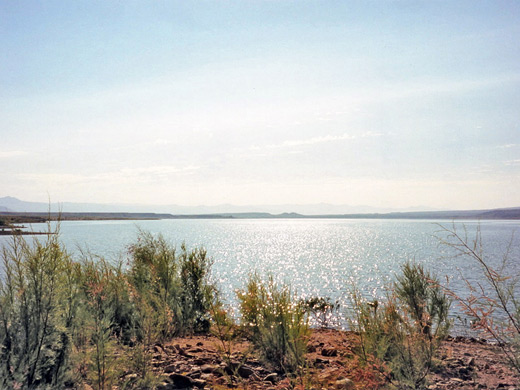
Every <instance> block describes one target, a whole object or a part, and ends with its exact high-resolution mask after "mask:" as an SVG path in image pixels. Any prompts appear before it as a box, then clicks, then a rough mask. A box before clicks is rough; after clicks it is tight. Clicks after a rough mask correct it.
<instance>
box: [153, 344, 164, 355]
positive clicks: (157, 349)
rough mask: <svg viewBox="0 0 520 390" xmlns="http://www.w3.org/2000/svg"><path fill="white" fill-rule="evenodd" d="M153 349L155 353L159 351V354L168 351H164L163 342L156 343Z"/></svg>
mask: <svg viewBox="0 0 520 390" xmlns="http://www.w3.org/2000/svg"><path fill="white" fill-rule="evenodd" d="M153 351H154V352H155V353H158V354H159V355H165V354H166V352H164V348H163V346H162V345H161V344H155V345H154V347H153Z"/></svg>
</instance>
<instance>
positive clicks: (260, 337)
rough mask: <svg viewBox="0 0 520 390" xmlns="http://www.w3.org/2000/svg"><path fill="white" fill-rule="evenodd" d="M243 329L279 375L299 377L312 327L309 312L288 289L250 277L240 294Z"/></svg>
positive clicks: (285, 286)
mask: <svg viewBox="0 0 520 390" xmlns="http://www.w3.org/2000/svg"><path fill="white" fill-rule="evenodd" d="M237 295H238V299H239V304H240V313H241V316H242V325H243V326H244V328H245V329H246V331H247V332H248V334H249V337H250V338H251V340H252V342H253V344H254V345H255V347H256V348H257V350H258V351H259V352H260V355H261V357H262V359H263V360H264V361H266V362H267V363H269V364H270V365H272V367H273V368H274V369H276V370H278V371H279V372H285V373H295V372H297V370H298V369H300V368H301V367H302V366H303V365H304V355H305V352H306V347H307V342H308V337H309V325H308V318H307V315H306V310H305V308H304V307H303V305H302V304H301V302H299V301H298V300H297V299H296V297H295V296H294V295H293V293H292V292H291V289H290V288H289V287H288V286H287V285H281V286H279V285H277V284H276V283H275V282H274V280H273V278H272V277H270V278H269V279H268V281H267V282H263V281H262V280H261V279H260V277H259V276H258V275H257V274H254V275H252V276H250V278H249V281H248V283H247V286H246V289H245V290H241V291H239V292H238V293H237Z"/></svg>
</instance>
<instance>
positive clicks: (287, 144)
mask: <svg viewBox="0 0 520 390" xmlns="http://www.w3.org/2000/svg"><path fill="white" fill-rule="evenodd" d="M382 135H383V134H382V133H376V132H372V131H367V132H365V133H363V134H360V135H352V134H347V133H343V134H341V135H330V134H329V135H324V136H321V137H312V138H307V139H299V140H287V141H284V142H282V143H279V144H274V145H269V146H268V148H270V149H279V148H292V147H296V146H309V145H316V144H323V143H328V142H338V141H352V140H355V139H361V138H371V137H380V136H382Z"/></svg>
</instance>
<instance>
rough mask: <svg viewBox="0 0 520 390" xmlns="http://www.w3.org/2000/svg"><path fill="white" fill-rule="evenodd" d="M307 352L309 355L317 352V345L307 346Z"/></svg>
mask: <svg viewBox="0 0 520 390" xmlns="http://www.w3.org/2000/svg"><path fill="white" fill-rule="evenodd" d="M307 352H309V353H312V352H316V345H313V344H309V345H307Z"/></svg>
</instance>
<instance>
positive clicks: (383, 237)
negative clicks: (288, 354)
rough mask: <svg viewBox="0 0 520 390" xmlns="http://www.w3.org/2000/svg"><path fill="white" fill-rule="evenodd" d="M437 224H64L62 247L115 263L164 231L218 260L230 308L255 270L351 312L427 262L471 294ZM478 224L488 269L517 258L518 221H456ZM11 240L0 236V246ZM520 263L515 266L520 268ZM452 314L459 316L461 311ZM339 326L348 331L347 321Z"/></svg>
mask: <svg viewBox="0 0 520 390" xmlns="http://www.w3.org/2000/svg"><path fill="white" fill-rule="evenodd" d="M438 224H441V225H443V226H447V227H451V226H452V222H451V221H430V220H428V221H425V220H411V221H410V220H346V219H237V220H193V219H185V220H159V221H68V222H62V223H61V241H62V242H63V243H64V244H65V245H66V247H67V248H68V249H69V251H71V252H73V253H75V254H76V255H77V254H78V253H79V249H80V248H82V249H88V250H90V251H91V252H92V253H94V254H96V255H100V256H104V257H105V258H107V259H109V260H111V261H117V260H118V259H123V260H124V259H125V258H126V256H127V247H128V245H130V244H131V243H132V242H133V241H135V239H136V237H137V235H138V230H139V229H143V230H146V231H149V232H151V233H153V234H159V233H161V234H163V235H164V237H165V238H167V240H169V241H170V242H171V243H172V244H174V245H177V246H180V244H181V243H182V242H185V243H186V244H187V246H188V247H190V248H191V247H195V246H204V247H205V248H206V249H207V251H208V254H209V255H210V256H211V257H212V258H213V260H214V265H213V278H214V279H215V280H216V281H217V283H218V285H219V287H220V289H221V291H222V293H223V295H224V297H225V299H226V301H227V302H228V303H229V304H230V305H231V306H232V307H234V306H235V305H236V299H235V290H236V289H238V288H242V287H244V285H245V282H246V280H247V278H248V275H249V274H250V273H251V272H253V271H257V272H259V273H260V274H261V275H266V274H272V275H273V276H274V278H275V279H276V280H278V281H284V282H287V283H290V284H291V285H292V286H293V289H294V291H295V292H296V293H297V294H298V295H300V296H302V297H309V296H314V295H318V296H326V297H330V298H332V299H334V300H336V299H337V300H339V301H340V302H342V304H343V305H344V306H345V307H346V306H348V302H349V295H350V292H351V291H352V289H353V288H354V287H356V288H358V289H359V290H360V291H361V292H362V294H363V295H364V296H366V297H367V298H372V297H373V298H379V299H380V298H381V297H383V296H384V294H385V286H387V285H388V284H389V283H390V282H391V280H393V278H394V275H395V273H396V272H398V271H399V266H400V264H402V263H403V262H404V261H406V260H415V261H417V262H419V263H421V264H424V265H425V266H426V267H427V268H428V269H430V270H432V271H433V272H434V273H435V274H437V275H438V276H439V277H440V278H441V280H443V281H446V277H448V278H449V284H450V288H452V289H453V290H454V291H455V292H456V293H457V294H460V295H463V296H464V295H465V294H467V289H466V287H465V283H464V282H463V281H462V280H461V274H462V275H464V277H465V278H466V279H467V280H468V281H469V282H470V283H478V282H479V281H481V280H482V275H481V273H480V271H479V270H478V267H477V266H476V263H475V262H474V261H472V260H471V259H469V258H462V257H458V258H454V257H453V255H454V252H453V250H452V249H451V248H449V247H447V246H443V245H441V244H440V241H439V237H440V238H445V237H446V233H443V232H442V231H440V230H441V229H440V227H439V225H438ZM479 226H480V230H481V233H482V239H483V244H484V251H485V254H486V257H487V258H488V259H489V261H490V263H491V264H498V262H499V261H500V259H501V258H502V256H503V255H504V253H505V251H506V249H507V248H508V246H509V244H510V243H512V246H511V253H510V255H509V256H510V258H512V259H519V258H520V256H519V255H520V245H519V240H518V238H517V237H518V235H517V236H516V237H514V238H513V239H512V237H513V234H514V231H516V230H518V229H519V228H520V221H482V222H480V223H479V222H476V221H465V222H464V223H463V224H462V223H456V227H457V229H458V230H460V231H461V232H463V229H464V227H465V228H466V229H467V234H468V237H469V238H470V239H474V238H475V233H476V231H477V228H478V227H479ZM32 229H34V230H44V229H45V225H42V224H34V225H32ZM518 233H519V234H520V232H518ZM26 237H29V236H26ZM8 240H9V238H8V237H0V244H5V243H6V242H7V241H8ZM519 263H520V262H518V261H516V262H515V263H514V264H515V265H518V266H519V267H520V264H519ZM513 268H514V267H513ZM508 271H509V272H511V273H514V272H517V271H518V269H509V270H508ZM342 312H344V310H343V311H342ZM453 315H454V316H457V315H460V313H459V311H458V309H457V307H456V306H453ZM338 321H339V324H340V325H341V326H345V324H346V322H345V319H344V318H342V316H339V318H338Z"/></svg>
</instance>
